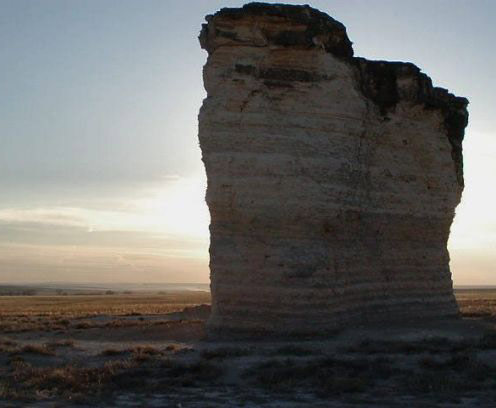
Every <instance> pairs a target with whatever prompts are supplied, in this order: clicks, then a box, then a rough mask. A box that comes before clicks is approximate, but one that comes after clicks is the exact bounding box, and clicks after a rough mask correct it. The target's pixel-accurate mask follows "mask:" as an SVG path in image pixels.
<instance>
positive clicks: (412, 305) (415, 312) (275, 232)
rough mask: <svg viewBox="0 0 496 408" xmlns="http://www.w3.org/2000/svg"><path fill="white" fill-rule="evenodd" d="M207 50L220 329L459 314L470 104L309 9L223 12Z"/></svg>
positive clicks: (209, 31) (307, 327)
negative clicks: (361, 47) (459, 228)
mask: <svg viewBox="0 0 496 408" xmlns="http://www.w3.org/2000/svg"><path fill="white" fill-rule="evenodd" d="M200 43H201V46H202V47H203V48H204V49H206V50H207V51H208V54H209V56H208V61H207V64H206V65H205V68H204V83H205V88H206V90H207V94H208V96H207V98H206V99H205V100H204V103H203V106H202V108H201V111H200V115H199V138H200V146H201V149H202V153H203V161H204V163H205V168H206V172H207V177H208V189H207V197H206V200H207V203H208V206H209V208H210V214H211V220H212V221H211V225H210V233H211V245H210V268H211V289H212V314H211V317H210V319H209V322H208V325H209V328H210V330H211V331H213V332H219V331H224V330H225V331H228V332H251V333H260V332H274V333H291V332H298V333H299V332H301V333H324V332H326V331H329V330H333V329H335V328H338V327H346V326H349V325H354V324H360V323H366V322H374V321H392V320H395V319H396V320H397V319H411V318H422V319H423V318H427V317H441V316H449V315H456V314H457V311H458V310H457V306H456V302H455V299H454V296H453V291H452V282H451V273H450V269H449V254H448V251H447V248H446V244H447V240H448V236H449V230H450V226H451V223H452V220H453V216H454V209H455V207H456V205H457V204H458V202H459V201H460V196H461V193H462V190H463V167H462V139H463V134H464V128H465V126H466V124H467V120H468V114H467V109H466V107H467V104H468V101H467V100H466V99H465V98H460V97H455V96H453V95H452V94H450V93H448V91H446V90H445V89H441V88H434V87H433V86H432V82H431V80H430V79H429V77H427V76H426V75H425V74H423V73H421V72H420V69H419V68H417V67H416V66H415V65H413V64H410V63H402V62H385V61H367V60H365V59H363V58H356V57H353V49H352V47H351V42H350V41H349V39H348V37H347V34H346V29H345V27H344V26H343V25H342V24H341V23H339V22H337V21H336V20H334V19H332V18H331V17H329V16H328V15H327V14H324V13H321V12H319V11H318V10H315V9H313V8H310V7H309V6H289V5H274V4H272V5H269V4H262V3H251V4H248V5H245V6H244V7H243V8H236V9H234V8H225V9H222V10H220V11H219V12H217V13H216V14H215V15H212V16H207V24H204V25H203V29H202V31H201V34H200Z"/></svg>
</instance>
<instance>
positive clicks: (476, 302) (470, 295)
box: [455, 289, 496, 318]
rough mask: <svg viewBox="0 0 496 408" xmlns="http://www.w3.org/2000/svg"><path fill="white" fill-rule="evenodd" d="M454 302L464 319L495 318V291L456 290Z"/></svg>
mask: <svg viewBox="0 0 496 408" xmlns="http://www.w3.org/2000/svg"><path fill="white" fill-rule="evenodd" d="M455 296H456V300H457V301H458V305H459V306H460V311H461V312H462V315H463V316H466V317H493V318H494V317H496V289H456V290H455Z"/></svg>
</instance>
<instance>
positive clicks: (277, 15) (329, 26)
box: [199, 2, 469, 186]
mask: <svg viewBox="0 0 496 408" xmlns="http://www.w3.org/2000/svg"><path fill="white" fill-rule="evenodd" d="M206 21H207V23H206V24H203V25H202V30H201V32H200V36H199V40H200V44H201V46H202V48H203V49H205V50H207V51H208V53H209V54H212V53H214V52H215V51H216V50H217V49H218V48H219V47H226V46H240V45H241V46H254V47H273V48H277V47H281V48H286V47H292V48H295V49H311V48H318V49H322V50H323V51H325V52H328V53H331V54H333V55H334V56H336V57H338V58H340V59H341V60H343V61H345V62H347V63H348V64H351V65H353V66H354V67H356V71H357V74H358V76H359V81H358V82H359V84H360V89H361V92H362V93H363V95H364V96H365V97H367V98H368V99H369V100H371V101H372V102H374V104H376V105H377V107H378V108H379V109H380V112H381V114H382V115H383V116H384V117H386V118H387V115H388V112H389V111H390V110H394V108H395V106H396V105H397V104H398V102H400V101H408V102H410V103H411V104H417V105H422V106H423V107H424V108H426V109H435V110H439V111H440V112H441V113H442V115H443V117H444V126H445V127H446V130H447V136H448V138H449V141H450V144H451V146H452V155H453V160H454V161H455V165H456V172H457V178H458V182H459V183H460V185H462V186H463V160H462V147H461V144H462V141H463V138H464V131H465V127H466V126H467V124H468V111H467V106H468V103H469V102H468V99H466V98H464V97H459V96H455V95H453V94H452V93H450V92H448V90H446V89H444V88H440V87H434V86H433V84H432V80H431V79H430V78H429V77H428V76H427V75H426V74H424V73H423V72H421V70H420V68H419V67H417V66H416V65H414V64H412V63H410V62H399V61H393V62H390V61H371V60H367V59H365V58H361V57H354V56H353V55H354V52H353V47H352V42H351V41H350V40H349V38H348V35H347V33H346V28H345V26H344V25H343V24H342V23H340V22H339V21H337V20H335V19H333V18H332V17H331V16H329V15H328V14H326V13H323V12H321V11H319V10H317V9H314V8H312V7H310V6H309V5H288V4H269V3H259V2H255V3H248V4H246V5H244V6H243V7H241V8H223V9H221V10H219V11H218V12H217V13H215V14H213V15H208V16H206ZM238 69H239V70H245V71H247V72H248V71H251V73H252V74H254V75H255V76H257V77H259V78H262V79H267V80H284V79H286V80H288V81H292V80H296V81H302V82H311V81H317V80H319V76H318V75H312V74H311V73H309V72H306V71H299V70H292V69H283V70H270V71H268V70H265V71H260V70H257V69H256V68H255V67H250V66H242V65H240V66H239V67H238ZM405 84H406V86H405Z"/></svg>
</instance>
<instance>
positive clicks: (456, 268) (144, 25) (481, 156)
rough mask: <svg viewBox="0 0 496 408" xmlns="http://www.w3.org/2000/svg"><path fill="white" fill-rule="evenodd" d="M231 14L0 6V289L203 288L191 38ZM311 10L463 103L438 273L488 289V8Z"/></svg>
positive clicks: (362, 46) (475, 1)
mask: <svg viewBox="0 0 496 408" xmlns="http://www.w3.org/2000/svg"><path fill="white" fill-rule="evenodd" d="M244 3H245V2H242V1H229V0H225V1H217V0H208V1H207V0H194V1H193V0H188V1H186V0H161V1H153V0H133V1H128V0H105V1H102V0H84V1H83V0H79V1H75V0H74V1H67V0H39V1H35V0H30V1H25V0H0V6H1V12H0V74H1V75H0V282H13V281H16V282H29V281H37V282H39V281H79V282H85V281H99V282H122V281H124V282H159V281H161V282H164V281H168V282H208V274H209V271H208V222H209V217H208V212H207V208H206V205H205V204H204V200H203V196H204V190H205V176H204V170H203V165H202V162H201V160H200V150H199V147H198V141H197V113H198V109H199V107H200V105H201V102H202V99H203V97H204V96H205V92H204V90H203V86H202V65H203V64H204V62H205V59H206V53H205V52H204V51H203V50H201V49H200V47H199V44H198V41H197V36H198V32H199V30H200V27H201V24H202V22H203V20H204V16H205V15H206V14H210V13H213V12H215V11H216V10H218V9H219V8H221V7H224V6H239V5H242V4H244ZM288 3H292V4H298V2H294V1H288ZM310 5H312V6H314V7H316V8H319V9H321V10H322V11H325V12H327V13H328V14H330V15H331V16H333V17H334V18H336V19H338V20H339V21H341V22H343V23H344V24H345V25H346V27H347V30H348V35H349V37H350V39H351V40H352V41H353V42H354V49H355V55H358V56H363V57H366V58H370V59H388V60H401V61H411V62H414V63H415V64H416V65H418V66H419V67H420V68H422V70H423V71H424V72H426V73H427V74H428V75H429V76H430V77H431V78H432V79H433V82H434V84H435V85H437V86H442V87H446V88H448V89H449V90H450V91H451V92H453V93H455V94H456V95H460V96H465V97H468V98H469V100H470V106H469V110H470V125H469V127H468V129H467V131H466V136H465V142H464V149H465V150H464V156H465V180H466V189H465V193H464V196H463V200H462V204H461V205H460V207H459V208H458V210H457V216H456V219H455V223H454V225H453V228H452V236H451V239H450V250H451V258H452V263H451V265H452V271H453V275H454V280H455V284H496V273H495V269H494V267H495V265H496V191H495V176H496V132H495V129H496V117H495V114H494V109H495V106H496V79H495V78H496V74H495V72H496V53H495V52H494V46H495V45H494V44H495V42H496V24H495V23H494V22H495V21H496V1H494V0H471V1H469V0H425V1H420V0H416V1H411V0H374V1H370V0H341V1H338V0H336V1H332V0H327V1H324V0H320V1H312V2H310Z"/></svg>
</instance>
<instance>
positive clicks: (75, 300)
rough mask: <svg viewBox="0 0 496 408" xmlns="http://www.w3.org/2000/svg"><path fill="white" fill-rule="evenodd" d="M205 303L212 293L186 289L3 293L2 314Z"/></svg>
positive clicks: (165, 308)
mask: <svg viewBox="0 0 496 408" xmlns="http://www.w3.org/2000/svg"><path fill="white" fill-rule="evenodd" d="M201 303H210V293H208V292H200V291H187V292H186V291H185V292H172V293H166V294H163V295H157V294H147V293H140V294H130V295H94V296H84V295H77V296H0V317H8V316H69V317H78V316H91V315H101V314H109V315H114V316H122V315H129V314H163V313H171V312H175V311H179V310H182V309H183V308H184V307H185V306H190V305H195V304H201Z"/></svg>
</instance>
